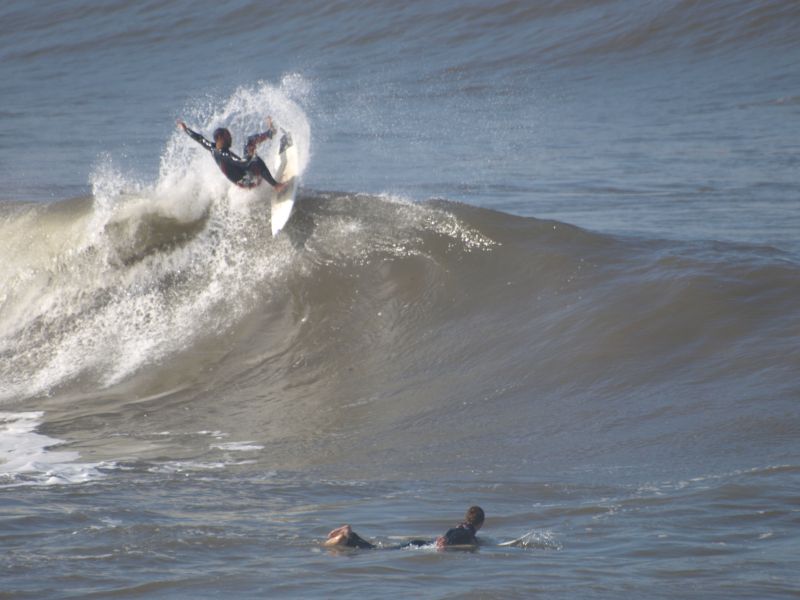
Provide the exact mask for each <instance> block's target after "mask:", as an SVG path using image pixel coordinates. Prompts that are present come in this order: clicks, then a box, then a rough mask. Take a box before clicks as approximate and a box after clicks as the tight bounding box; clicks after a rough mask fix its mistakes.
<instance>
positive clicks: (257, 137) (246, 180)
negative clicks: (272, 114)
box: [186, 127, 278, 188]
mask: <svg viewBox="0 0 800 600" xmlns="http://www.w3.org/2000/svg"><path fill="white" fill-rule="evenodd" d="M186 133H187V134H188V135H189V137H190V138H192V139H193V140H194V141H196V142H197V143H198V144H200V145H201V146H202V147H203V148H205V149H206V150H208V151H209V152H211V156H213V157H214V161H215V162H216V163H217V165H218V166H219V168H220V170H221V171H222V172H223V174H224V175H225V177H227V178H228V179H230V180H231V181H232V182H233V183H235V184H236V185H238V186H239V187H243V188H252V187H255V186H257V185H258V184H259V183H261V179H262V178H263V179H266V180H267V183H269V184H270V185H272V186H276V185H278V182H277V181H275V178H274V177H273V176H272V173H270V172H269V169H268V168H267V165H265V164H264V161H263V160H261V159H260V158H259V157H258V156H256V153H255V152H256V146H257V145H258V144H260V143H261V142H263V141H264V140H268V139H272V136H273V134H274V133H275V132H274V131H273V130H272V129H270V130H269V131H265V132H264V133H256V134H253V135H251V136H250V137H248V138H247V141H246V142H245V144H244V158H239V157H238V156H237V155H236V154H234V153H233V152H231V151H230V150H217V147H216V146H215V145H214V144H212V143H211V142H210V141H208V140H207V139H206V138H204V137H203V136H202V135H200V134H199V133H197V132H196V131H192V130H191V129H189V128H188V127H187V128H186Z"/></svg>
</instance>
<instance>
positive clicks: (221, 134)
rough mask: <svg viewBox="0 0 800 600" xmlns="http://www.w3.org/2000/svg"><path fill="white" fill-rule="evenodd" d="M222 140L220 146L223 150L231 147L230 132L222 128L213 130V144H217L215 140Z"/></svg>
mask: <svg viewBox="0 0 800 600" xmlns="http://www.w3.org/2000/svg"><path fill="white" fill-rule="evenodd" d="M219 138H222V146H223V148H224V149H225V150H227V149H228V148H230V147H231V144H232V143H233V138H231V132H230V131H228V130H227V129H225V128H224V127H218V128H217V129H215V130H214V143H215V144H216V143H217V140H218V139H219Z"/></svg>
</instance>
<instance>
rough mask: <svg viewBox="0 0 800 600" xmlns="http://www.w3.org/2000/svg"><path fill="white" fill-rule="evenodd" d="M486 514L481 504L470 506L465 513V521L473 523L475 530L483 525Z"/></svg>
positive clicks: (469, 523) (468, 523)
mask: <svg viewBox="0 0 800 600" xmlns="http://www.w3.org/2000/svg"><path fill="white" fill-rule="evenodd" d="M485 516H486V515H484V514H483V509H482V508H481V507H480V506H470V507H469V510H467V514H466V515H464V522H465V523H466V524H467V525H472V526H473V527H474V528H475V531H477V530H478V529H480V528H481V526H482V525H483V519H484V517H485Z"/></svg>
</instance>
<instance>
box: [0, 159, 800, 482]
mask: <svg viewBox="0 0 800 600" xmlns="http://www.w3.org/2000/svg"><path fill="white" fill-rule="evenodd" d="M206 158H207V157H206ZM209 162H210V161H209ZM211 166H212V167H213V164H212V165H211ZM187 177H188V176H187ZM162 192H163V190H162ZM159 193H160V192H159ZM159 193H156V192H153V193H152V195H148V194H146V193H141V194H139V195H135V196H120V197H118V198H116V202H115V204H114V208H113V210H112V211H111V213H110V216H108V217H107V218H106V216H103V218H102V219H101V218H100V217H99V215H100V214H104V213H103V211H104V210H106V209H105V208H103V205H102V203H101V202H97V201H95V202H92V201H91V200H89V199H85V200H79V201H74V202H69V203H63V204H54V205H50V206H48V207H47V208H46V209H43V208H41V207H34V208H30V207H20V208H19V209H18V211H17V212H15V213H14V214H13V215H10V216H9V215H7V216H6V226H7V227H8V228H9V229H10V230H13V231H14V232H16V237H15V240H16V242H13V243H17V244H18V245H19V247H20V248H22V246H23V245H24V241H25V240H26V239H30V238H31V237H32V236H35V237H37V238H44V239H48V240H49V246H48V247H47V248H43V247H41V246H36V247H35V248H34V247H31V248H29V249H28V250H20V252H19V253H18V254H17V256H18V257H19V258H18V259H17V260H18V261H19V262H18V263H17V264H14V265H10V267H11V268H10V272H11V273H12V275H11V277H10V278H9V275H8V273H6V275H5V277H6V281H5V285H4V286H3V289H4V290H5V292H4V296H3V298H2V302H3V304H2V306H3V310H2V315H3V321H2V325H1V327H2V329H0V332H1V333H2V338H0V339H1V340H2V346H0V351H1V352H2V357H3V360H2V363H1V364H2V373H0V380H2V381H3V383H4V387H3V390H2V397H3V404H4V405H5V406H15V407H22V408H24V409H25V410H42V409H45V410H47V412H48V416H49V417H50V418H51V419H52V423H55V424H57V423H60V422H62V420H64V424H65V426H66V423H68V424H69V426H68V427H67V430H68V431H69V434H70V436H74V437H77V438H79V439H81V438H83V436H89V437H90V438H91V439H92V440H93V441H92V442H91V445H92V446H97V447H96V448H94V451H93V452H94V453H95V454H98V455H100V456H102V457H104V458H107V459H115V458H119V456H114V454H115V452H116V453H119V451H120V448H119V447H118V446H117V445H116V442H112V443H110V444H109V443H107V440H109V439H112V440H113V439H114V437H115V436H119V435H122V434H123V432H124V434H125V435H126V436H131V437H132V438H134V439H136V440H138V441H139V443H140V444H141V446H142V447H141V448H139V450H137V457H138V458H139V459H142V458H144V457H146V456H148V455H149V453H151V452H153V453H156V454H157V455H159V456H163V454H164V452H165V449H164V447H165V444H167V439H166V438H161V439H159V440H158V443H155V442H154V441H153V437H152V436H154V435H157V434H158V433H159V432H163V431H167V432H171V434H170V435H169V436H167V438H169V444H167V445H168V446H170V447H171V450H168V451H166V452H167V454H168V455H170V453H175V456H183V455H185V454H187V453H188V454H190V455H191V454H192V453H193V452H195V451H197V448H195V447H194V446H193V444H194V443H195V442H193V441H191V440H192V439H193V438H192V437H191V436H188V434H189V433H190V432H197V431H208V430H221V431H224V432H226V434H225V435H226V436H230V440H232V441H237V440H242V441H245V440H246V441H247V442H248V443H257V444H258V445H259V447H266V448H268V452H267V453H266V455H265V457H264V460H265V461H266V463H265V464H269V465H270V467H273V468H274V467H276V466H279V467H286V468H289V467H293V468H299V467H303V468H309V467H313V466H318V465H319V464H320V463H321V462H322V463H328V462H329V461H333V462H335V463H337V464H339V467H340V468H345V469H347V468H349V467H348V465H353V466H355V465H357V466H358V469H359V472H360V473H361V475H362V476H366V475H368V474H370V473H372V475H374V476H379V475H380V473H381V472H383V471H385V470H386V469H391V470H392V471H393V472H395V473H398V472H402V470H403V468H405V465H414V472H415V474H416V475H417V476H420V473H419V470H420V469H423V470H424V469H425V467H421V466H420V461H422V460H423V457H424V455H425V453H428V452H431V451H434V452H436V454H437V455H438V456H440V457H441V458H440V459H439V460H437V461H435V462H434V463H432V464H431V465H430V466H429V467H427V468H429V469H430V470H431V473H430V475H432V476H433V475H435V474H436V473H438V472H439V471H440V470H444V471H447V470H449V469H452V468H457V464H458V463H460V462H461V461H464V460H466V461H467V462H469V461H470V460H476V461H477V460H480V457H481V456H483V457H484V458H485V457H486V455H487V453H488V456H490V457H491V460H493V461H495V464H497V465H498V468H502V469H512V470H513V469H514V468H516V467H515V466H514V465H518V464H519V461H523V460H524V461H528V460H531V461H536V463H537V465H538V466H537V468H538V469H544V470H550V469H555V470H557V469H559V468H563V467H564V466H565V465H572V466H573V467H574V465H575V464H578V463H582V462H584V461H586V460H587V456H591V460H592V461H600V462H605V461H607V462H609V463H611V464H613V463H615V461H618V460H620V458H621V457H623V456H626V455H630V453H631V452H632V451H634V450H636V449H637V448H639V447H640V446H644V448H641V449H639V450H638V459H637V460H638V461H639V463H640V464H641V465H647V468H648V469H651V468H653V465H657V466H658V468H664V469H669V468H671V467H670V463H671V462H672V461H673V460H675V459H676V458H680V460H681V469H686V468H688V467H689V465H691V464H692V461H701V462H702V464H704V465H708V463H709V462H710V461H715V460H718V461H720V462H721V463H722V464H724V463H725V462H726V460H727V459H726V456H729V452H730V450H731V448H732V446H735V445H736V444H740V443H742V440H743V439H747V441H748V443H749V444H750V445H751V446H750V447H751V450H752V455H751V459H752V460H754V461H756V462H758V459H757V457H758V455H759V452H760V450H759V449H762V450H763V451H764V452H767V451H769V452H773V451H774V450H775V444H776V443H779V442H776V440H780V439H781V435H782V434H781V432H782V431H785V429H784V428H785V427H787V426H789V425H788V424H787V422H786V421H785V420H781V421H780V422H776V421H775V415H776V414H779V413H780V412H781V410H789V409H790V406H791V405H792V404H793V402H794V401H795V400H796V393H797V381H796V373H797V367H798V366H799V364H798V361H799V360H800V355H798V351H797V346H796V339H797V334H798V331H797V323H798V322H800V321H799V320H798V317H800V314H798V306H797V303H796V298H797V297H798V293H799V292H800V278H799V277H798V274H799V273H798V267H797V265H796V264H795V263H793V262H792V261H790V260H787V259H786V257H785V255H783V254H782V253H780V252H778V251H775V250H771V249H768V248H763V247H752V246H732V245H724V244H712V243H693V244H677V243H669V242H658V241H649V240H646V239H623V238H615V237H611V236H604V235H599V234H595V233H591V232H588V231H585V230H582V229H579V228H576V227H573V226H569V225H566V224H563V223H558V222H555V221H543V220H537V219H531V218H523V217H515V216H511V215H507V214H503V213H498V212H494V211H489V210H485V209H479V208H474V207H469V206H467V205H462V204H456V203H452V202H447V201H431V202H426V203H411V202H408V201H405V200H402V199H399V198H393V197H389V196H382V197H376V196H367V195H353V194H342V193H314V192H308V191H306V192H303V193H301V197H300V199H299V202H298V211H297V213H296V214H295V215H294V217H293V220H292V221H291V225H292V226H291V228H290V230H289V231H290V234H289V235H286V236H278V237H277V238H275V239H272V238H271V237H270V235H269V219H268V211H266V210H265V203H264V199H263V198H259V197H251V196H246V195H242V196H238V195H236V193H235V192H232V193H231V195H229V196H225V197H220V198H216V199H212V200H211V201H210V202H209V204H208V205H203V204H202V203H198V204H199V205H201V207H202V210H201V209H198V210H197V211H196V214H188V215H177V214H175V213H170V212H169V210H168V207H169V206H170V201H169V200H164V197H162V196H160V195H159ZM176 194H177V192H176ZM165 207H167V208H165ZM53 223H58V227H57V228H52V227H51V225H52V224H53ZM98 223H101V224H102V226H100V227H99V228H97V224H98ZM48 227H51V229H50V230H49V234H48V233H45V231H46V230H47V228H48ZM69 398H72V399H74V400H72V401H68V402H67V404H68V406H65V405H64V402H65V399H69ZM143 411H144V412H146V413H147V414H148V415H149V416H150V417H152V424H153V425H152V428H151V427H150V426H149V425H147V423H149V422H150V421H145V422H142V420H141V417H142V412H143ZM189 411H190V412H189ZM100 415H102V423H98V417H99V416H100ZM760 415H764V416H760ZM767 415H768V416H767ZM655 422H657V423H658V427H657V428H656V431H651V428H652V427H653V424H654V423H655ZM134 423H135V424H136V425H135V427H136V429H135V431H133V430H130V429H129V428H130V427H132V426H133V424H134ZM795 425H796V424H795ZM443 430H444V431H446V432H447V435H444V436H443V435H442V434H443ZM187 436H188V437H187ZM576 439H579V440H580V443H578V444H576V443H575V440H576ZM676 439H678V440H682V441H679V442H678V443H676ZM467 440H469V443H467ZM195 441H196V440H195ZM83 443H90V442H89V441H87V440H86V439H84V442H83ZM786 443H787V444H788V443H791V442H790V441H789V440H788V439H787V440H786ZM400 449H402V453H400V452H398V451H399V450H400ZM587 453H588V454H587ZM665 456H666V457H667V460H665ZM398 457H401V458H398ZM446 457H450V458H446ZM398 461H401V462H398Z"/></svg>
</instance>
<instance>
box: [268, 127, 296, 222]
mask: <svg viewBox="0 0 800 600" xmlns="http://www.w3.org/2000/svg"><path fill="white" fill-rule="evenodd" d="M275 179H276V181H278V182H279V183H288V184H289V185H287V186H286V189H284V190H283V191H282V192H281V193H280V194H274V195H273V197H272V216H271V221H272V237H275V236H276V235H278V232H279V231H280V230H281V229H283V227H284V225H286V222H287V221H288V220H289V217H291V216H292V207H293V206H294V199H295V196H296V195H297V183H298V181H297V180H298V172H297V147H296V146H295V145H294V142H293V140H292V136H291V134H290V133H289V132H288V131H284V132H283V135H282V136H281V146H280V151H279V152H278V168H277V169H276V170H275Z"/></svg>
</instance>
